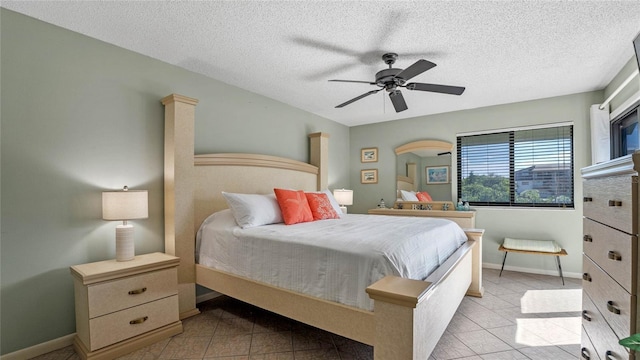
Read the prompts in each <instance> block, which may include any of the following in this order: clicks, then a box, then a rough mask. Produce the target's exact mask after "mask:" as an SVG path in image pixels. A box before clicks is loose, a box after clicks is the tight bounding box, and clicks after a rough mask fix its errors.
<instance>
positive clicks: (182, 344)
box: [36, 269, 582, 360]
mask: <svg viewBox="0 0 640 360" xmlns="http://www.w3.org/2000/svg"><path fill="white" fill-rule="evenodd" d="M498 273H499V272H498V271H497V270H490V269H484V286H485V296H484V297H483V298H481V299H479V298H472V297H467V298H465V299H464V300H463V302H462V304H461V305H460V307H459V308H458V311H457V313H456V315H455V316H454V318H453V320H452V321H451V323H450V324H449V327H448V328H447V331H446V332H445V334H444V335H443V336H442V339H441V340H440V342H439V343H438V346H437V347H436V349H435V350H434V352H433V354H432V355H431V357H430V360H448V359H465V360H483V359H484V360H487V359H492V360H493V359H538V360H551V359H553V360H563V359H578V358H579V354H580V310H581V307H582V302H581V280H578V279H568V278H565V282H566V285H565V286H562V283H561V281H560V278H558V277H554V276H545V275H533V274H525V273H517V272H507V271H505V272H504V273H503V274H502V277H498ZM199 308H200V311H201V314H199V315H197V316H194V317H192V318H189V319H186V320H185V321H184V322H183V326H184V332H183V333H182V334H180V335H176V336H174V337H172V338H171V339H167V340H164V341H160V342H158V343H156V344H154V345H151V346H149V347H146V348H144V349H141V350H139V351H136V352H134V353H131V354H129V355H127V356H124V357H121V358H120V359H210V360H213V359H217V360H223V359H225V360H258V359H260V360H267V359H268V360H281V359H282V360H284V359H287V360H301V359H323V360H324V359H327V360H329V359H336V360H340V359H342V360H347V359H349V360H351V359H373V349H372V348H371V347H370V346H367V345H364V344H361V343H358V342H355V341H352V340H349V339H345V338H343V337H340V336H337V335H334V334H331V333H328V332H325V331H322V330H318V329H315V328H313V327H310V326H307V325H304V324H300V323H298V322H295V321H292V320H289V319H286V318H283V317H280V316H278V315H275V314H271V313H268V312H266V311H263V310H261V309H257V308H254V307H252V306H250V305H247V304H243V303H241V302H238V301H236V300H233V299H230V298H227V297H222V298H218V299H213V300H210V301H207V302H204V303H202V304H200V305H199ZM36 359H38V360H45V359H46V360H63V359H64V360H71V359H78V356H77V355H76V354H75V353H74V351H73V348H71V347H67V348H64V349H61V350H58V351H55V352H51V353H48V354H45V355H42V356H39V357H37V358H36Z"/></svg>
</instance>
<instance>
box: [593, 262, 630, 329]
mask: <svg viewBox="0 0 640 360" xmlns="http://www.w3.org/2000/svg"><path fill="white" fill-rule="evenodd" d="M582 267H583V271H584V273H585V274H587V275H588V276H589V277H591V281H588V280H583V281H582V287H583V290H584V292H586V293H587V295H588V296H589V298H590V299H591V300H592V301H593V303H594V304H595V306H596V308H597V309H598V310H599V311H600V313H601V314H602V316H603V317H604V319H605V320H606V321H607V323H608V324H609V326H610V327H611V328H612V329H613V331H614V332H615V333H616V335H618V337H620V338H624V337H627V336H629V335H631V334H634V333H635V332H636V331H635V330H636V329H635V327H636V324H635V321H633V322H632V321H631V318H632V317H633V318H634V319H635V315H636V311H635V310H636V309H635V304H636V297H635V296H631V295H629V293H628V292H626V290H624V288H623V287H621V286H620V285H618V283H616V282H615V281H614V280H613V279H612V278H611V277H609V275H607V274H606V273H604V272H603V271H602V269H600V268H599V267H598V266H597V265H596V264H594V263H593V262H592V261H591V260H590V259H589V258H588V257H587V256H583V263H582ZM592 340H593V338H592ZM594 341H595V340H594Z"/></svg>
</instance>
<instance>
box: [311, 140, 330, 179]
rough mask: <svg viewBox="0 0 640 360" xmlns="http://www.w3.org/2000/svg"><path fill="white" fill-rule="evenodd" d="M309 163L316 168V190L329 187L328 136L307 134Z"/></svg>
mask: <svg viewBox="0 0 640 360" xmlns="http://www.w3.org/2000/svg"><path fill="white" fill-rule="evenodd" d="M309 139H310V145H309V146H310V151H309V153H310V154H309V163H310V164H311V165H314V166H317V167H318V172H319V173H318V185H317V186H318V189H317V190H324V189H327V188H328V187H329V134H327V133H323V132H317V133H313V134H309Z"/></svg>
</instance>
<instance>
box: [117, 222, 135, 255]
mask: <svg viewBox="0 0 640 360" xmlns="http://www.w3.org/2000/svg"><path fill="white" fill-rule="evenodd" d="M134 257H135V243H134V241H133V225H118V226H116V260H117V261H129V260H133V258H134Z"/></svg>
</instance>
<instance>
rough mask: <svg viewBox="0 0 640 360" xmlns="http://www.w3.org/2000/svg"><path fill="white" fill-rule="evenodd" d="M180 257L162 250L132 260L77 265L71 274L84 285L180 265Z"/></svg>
mask: <svg viewBox="0 0 640 360" xmlns="http://www.w3.org/2000/svg"><path fill="white" fill-rule="evenodd" d="M179 264H180V258H178V257H175V256H171V255H169V254H164V253H160V252H156V253H151V254H144V255H138V256H136V257H135V258H134V259H133V260H130V261H116V260H115V259H113V260H105V261H98V262H94V263H88V264H81V265H75V266H72V267H71V274H72V275H73V276H74V277H76V278H77V279H78V280H80V281H82V283H83V285H89V284H93V283H97V282H102V281H107V280H112V279H118V278H122V277H124V276H129V275H135V274H140V273H143V272H149V271H156V270H160V269H165V268H170V267H174V266H178V265H179Z"/></svg>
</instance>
